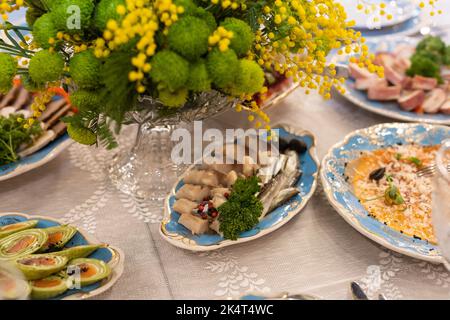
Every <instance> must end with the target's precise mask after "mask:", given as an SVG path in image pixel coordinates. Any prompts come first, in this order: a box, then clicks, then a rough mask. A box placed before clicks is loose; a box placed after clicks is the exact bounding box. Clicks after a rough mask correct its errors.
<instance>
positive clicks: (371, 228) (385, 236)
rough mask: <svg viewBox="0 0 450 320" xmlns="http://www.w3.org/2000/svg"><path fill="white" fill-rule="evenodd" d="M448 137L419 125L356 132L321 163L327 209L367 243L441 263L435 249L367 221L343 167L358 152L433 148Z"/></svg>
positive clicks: (449, 131) (440, 129) (449, 132)
mask: <svg viewBox="0 0 450 320" xmlns="http://www.w3.org/2000/svg"><path fill="white" fill-rule="evenodd" d="M449 137H450V127H446V126H436V125H429V124H419V123H411V124H408V123H389V124H380V125H376V126H373V127H369V128H366V129H361V130H356V131H354V132H352V133H350V134H349V135H347V136H346V137H345V138H344V140H343V141H342V142H339V143H338V144H336V145H334V146H333V147H332V148H331V149H330V151H329V152H328V154H327V155H326V156H325V157H324V159H323V160H322V169H321V173H320V177H321V181H322V185H323V187H324V191H325V194H326V195H327V197H328V200H329V201H330V203H331V205H332V206H333V207H334V208H335V209H336V211H337V212H338V213H339V214H340V215H341V216H342V217H343V218H344V219H345V221H347V222H348V223H349V224H350V225H351V226H352V227H354V228H355V229H356V230H358V231H359V232H360V233H362V234H363V235H365V236H366V237H368V238H369V239H371V240H373V241H375V242H377V243H379V244H381V245H382V246H384V247H386V248H388V249H391V250H393V251H396V252H399V253H402V254H405V255H408V256H411V257H414V258H417V259H421V260H426V261H430V262H435V263H441V262H443V258H442V256H441V255H440V253H439V249H438V247H437V246H436V245H433V244H431V243H428V242H427V241H424V240H419V239H415V238H413V237H410V236H407V235H404V234H402V233H400V232H398V231H396V230H394V229H392V228H390V227H389V226H386V225H384V224H383V223H382V222H380V221H378V220H376V219H374V218H371V217H369V215H368V212H367V211H366V210H365V209H364V207H363V206H362V205H361V204H360V203H359V202H358V198H357V197H356V196H355V195H354V194H353V191H352V188H351V186H350V185H349V184H348V183H347V182H346V181H345V177H344V172H345V165H346V163H348V162H349V161H351V160H354V159H356V158H358V157H359V156H360V152H362V151H370V150H375V149H380V148H383V147H387V146H393V145H396V144H399V143H402V144H410V143H413V142H414V143H416V144H420V145H423V146H430V145H437V144H440V143H442V141H444V140H445V139H447V138H449Z"/></svg>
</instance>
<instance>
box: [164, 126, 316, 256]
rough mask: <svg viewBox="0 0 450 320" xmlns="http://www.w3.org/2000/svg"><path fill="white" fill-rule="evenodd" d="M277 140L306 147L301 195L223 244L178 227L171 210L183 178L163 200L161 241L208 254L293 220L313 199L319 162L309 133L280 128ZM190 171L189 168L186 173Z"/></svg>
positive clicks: (217, 238) (216, 237)
mask: <svg viewBox="0 0 450 320" xmlns="http://www.w3.org/2000/svg"><path fill="white" fill-rule="evenodd" d="M279 128H280V129H279V136H280V137H281V138H285V139H292V138H296V139H299V140H302V141H304V142H305V143H306V144H307V146H308V151H307V152H305V153H304V154H301V155H299V157H300V168H301V170H302V171H303V174H302V176H301V177H300V179H299V180H298V182H297V184H296V187H297V188H298V189H299V190H300V193H299V194H297V195H295V196H294V197H292V198H291V199H290V200H289V201H288V202H286V203H285V204H284V205H282V206H280V207H278V208H277V209H275V210H274V211H272V212H271V213H269V214H267V216H266V217H264V219H262V220H261V221H260V222H259V223H258V224H257V225H256V226H255V227H254V228H253V229H251V230H249V231H247V232H244V233H242V234H241V235H240V237H239V238H238V240H236V241H231V240H225V239H224V238H223V237H222V236H220V235H218V234H203V235H193V234H192V233H191V231H189V230H188V229H186V228H185V227H184V226H183V225H181V224H179V223H178V218H179V217H180V216H179V214H178V213H177V212H175V211H174V210H173V204H174V203H175V193H176V191H177V190H178V189H179V188H181V187H182V186H183V184H184V183H183V177H181V178H180V179H179V180H178V182H177V183H176V185H175V187H174V188H173V189H172V190H171V192H170V195H169V196H168V198H167V199H166V203H165V206H164V211H165V216H164V219H163V221H162V222H161V228H160V233H161V236H162V237H163V239H164V240H166V241H168V242H169V243H171V244H172V245H174V246H176V247H180V248H183V249H187V250H192V251H210V250H216V249H219V248H223V247H227V246H231V245H234V244H239V243H243V242H247V241H251V240H254V239H257V238H260V237H262V236H264V235H266V234H268V233H270V232H272V231H274V230H277V229H278V228H280V227H281V226H283V225H284V224H285V223H287V222H288V221H289V220H291V219H292V218H293V217H294V216H296V215H297V214H298V213H299V212H300V211H301V210H302V209H303V208H304V207H305V205H306V203H307V202H308V201H309V199H310V198H311V197H312V195H313V193H314V191H315V190H316V186H317V174H318V170H319V160H318V159H317V155H316V138H315V137H314V135H313V134H312V133H310V132H308V131H304V130H298V129H294V128H292V127H289V126H284V125H282V126H280V127H279ZM188 170H190V168H189V169H188Z"/></svg>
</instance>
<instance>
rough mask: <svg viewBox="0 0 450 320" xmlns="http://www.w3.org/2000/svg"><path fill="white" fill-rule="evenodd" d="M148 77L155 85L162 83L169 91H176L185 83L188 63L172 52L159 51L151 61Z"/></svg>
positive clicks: (187, 74)
mask: <svg viewBox="0 0 450 320" xmlns="http://www.w3.org/2000/svg"><path fill="white" fill-rule="evenodd" d="M150 77H151V78H152V79H153V81H155V82H156V83H160V82H162V83H164V84H165V85H167V86H168V88H169V89H170V90H171V91H177V90H178V89H180V88H182V87H184V85H185V84H186V82H187V79H188V77H189V62H187V61H186V60H185V59H184V58H183V57H181V56H179V55H178V54H176V53H175V52H173V51H170V50H163V51H160V52H158V53H157V54H156V55H155V56H154V57H153V59H152V71H151V72H150Z"/></svg>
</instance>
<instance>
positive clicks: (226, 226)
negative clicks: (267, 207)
mask: <svg viewBox="0 0 450 320" xmlns="http://www.w3.org/2000/svg"><path fill="white" fill-rule="evenodd" d="M258 182H259V180H258V177H256V176H252V177H250V178H246V179H244V178H239V179H237V180H236V183H235V184H234V186H233V189H232V191H231V194H230V197H229V198H228V201H227V202H225V203H224V204H222V205H221V206H220V207H219V208H218V209H217V210H218V211H219V213H220V214H219V218H218V219H219V222H220V231H221V232H222V233H223V235H224V238H225V239H230V240H236V239H237V238H238V237H239V235H240V234H241V233H242V232H245V231H248V230H250V229H252V228H253V227H254V226H255V225H256V224H258V222H259V217H260V216H261V213H262V211H263V205H262V203H261V201H260V200H259V199H258V198H257V197H256V196H255V194H256V193H257V192H259V191H260V187H259V185H258Z"/></svg>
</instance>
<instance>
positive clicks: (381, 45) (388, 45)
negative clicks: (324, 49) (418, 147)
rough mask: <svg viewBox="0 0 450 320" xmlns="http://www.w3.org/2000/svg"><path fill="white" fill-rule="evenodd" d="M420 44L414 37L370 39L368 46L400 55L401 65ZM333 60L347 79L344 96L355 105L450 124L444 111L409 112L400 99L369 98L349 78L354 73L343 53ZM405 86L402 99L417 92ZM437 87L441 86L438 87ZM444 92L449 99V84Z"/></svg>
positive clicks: (398, 116) (387, 114)
mask: <svg viewBox="0 0 450 320" xmlns="http://www.w3.org/2000/svg"><path fill="white" fill-rule="evenodd" d="M417 43H418V40H417V39H412V38H390V39H389V40H380V41H367V43H366V44H367V46H368V47H369V51H370V52H372V53H374V54H383V55H385V56H389V55H392V56H394V57H395V58H398V60H397V61H398V63H399V64H401V63H402V62H403V61H404V59H406V60H409V56H410V55H411V54H412V52H413V51H412V50H414V48H415V46H416V45H417ZM411 51H412V52H411ZM386 53H388V54H386ZM397 61H395V62H394V63H396V62H397ZM333 62H336V63H337V64H338V73H339V74H340V75H341V76H343V77H346V78H347V80H346V81H345V83H344V85H343V87H344V88H345V93H344V94H343V97H344V98H346V99H347V100H349V101H350V102H352V103H353V104H355V105H357V106H359V107H361V108H363V109H365V110H367V111H370V112H373V113H376V114H379V115H382V116H385V117H388V118H392V119H396V120H401V121H407V122H422V123H430V124H444V125H450V114H445V113H443V112H437V113H424V112H415V111H408V110H409V109H410V108H409V106H405V107H404V108H402V107H400V105H399V102H397V101H396V100H393V101H377V100H375V99H374V100H371V99H369V98H368V92H367V91H365V90H363V89H361V90H358V89H356V81H355V80H354V79H353V78H351V77H349V73H351V72H349V66H348V64H347V62H346V59H344V58H343V57H340V56H336V57H335V59H334V61H333ZM449 72H450V71H449ZM385 74H386V76H387V75H388V73H387V72H385ZM402 74H403V71H402V72H401V75H402ZM402 86H403V89H402V93H401V98H402V99H404V100H406V99H407V96H408V93H414V92H415V91H414V90H413V89H410V88H407V87H406V85H403V84H402ZM436 89H439V88H438V87H437V88H436ZM439 90H440V89H439ZM443 91H445V92H444V93H443V95H447V99H449V98H450V86H448V85H447V88H446V89H443ZM336 92H338V91H336ZM425 92H426V93H427V94H428V96H430V95H431V93H432V91H425ZM416 93H417V91H416ZM339 94H340V93H339ZM399 101H400V100H399ZM447 101H448V100H447ZM444 104H445V103H444Z"/></svg>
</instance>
